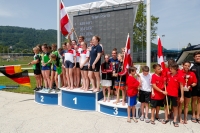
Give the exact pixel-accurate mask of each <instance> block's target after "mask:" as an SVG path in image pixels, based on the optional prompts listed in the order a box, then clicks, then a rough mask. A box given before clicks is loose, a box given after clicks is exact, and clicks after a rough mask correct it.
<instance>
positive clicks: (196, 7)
mask: <svg viewBox="0 0 200 133" xmlns="http://www.w3.org/2000/svg"><path fill="white" fill-rule="evenodd" d="M94 1H95V0H64V3H65V6H72V5H77V4H83V3H88V2H94ZM145 2H146V0H145ZM199 13H200V0H151V14H152V15H154V16H156V17H159V23H158V25H157V27H158V30H157V33H158V35H160V36H162V35H165V37H164V38H162V37H161V39H162V42H163V46H164V47H166V48H167V49H172V48H182V47H185V46H187V44H188V43H189V42H190V43H191V44H192V45H196V44H200V39H199V38H200V14H199ZM0 25H3V26H6V25H9V26H20V27H31V28H36V29H56V0H0ZM153 42H154V43H157V41H156V40H154V41H153ZM179 44H180V45H179Z"/></svg>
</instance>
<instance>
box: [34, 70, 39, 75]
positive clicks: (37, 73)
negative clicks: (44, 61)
mask: <svg viewBox="0 0 200 133" xmlns="http://www.w3.org/2000/svg"><path fill="white" fill-rule="evenodd" d="M33 73H34V74H35V75H40V74H41V70H33Z"/></svg>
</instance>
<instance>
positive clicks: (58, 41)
mask: <svg viewBox="0 0 200 133" xmlns="http://www.w3.org/2000/svg"><path fill="white" fill-rule="evenodd" d="M60 3H61V0H57V46H58V49H59V48H60V47H61V40H60V37H61V33H60ZM58 88H60V75H58Z"/></svg>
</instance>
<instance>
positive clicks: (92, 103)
mask: <svg viewBox="0 0 200 133" xmlns="http://www.w3.org/2000/svg"><path fill="white" fill-rule="evenodd" d="M101 94H102V92H98V93H93V92H91V91H87V92H84V91H82V90H80V89H74V90H62V101H61V103H62V106H64V107H67V108H71V109H77V110H85V111H86V110H87V111H95V110H96V106H97V105H96V104H97V101H98V100H99V99H100V98H102V97H103V95H101Z"/></svg>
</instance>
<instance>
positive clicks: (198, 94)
mask: <svg viewBox="0 0 200 133" xmlns="http://www.w3.org/2000/svg"><path fill="white" fill-rule="evenodd" d="M192 97H200V89H197V88H192Z"/></svg>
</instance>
